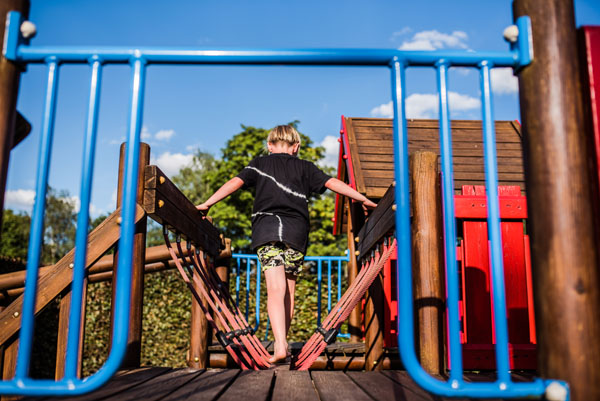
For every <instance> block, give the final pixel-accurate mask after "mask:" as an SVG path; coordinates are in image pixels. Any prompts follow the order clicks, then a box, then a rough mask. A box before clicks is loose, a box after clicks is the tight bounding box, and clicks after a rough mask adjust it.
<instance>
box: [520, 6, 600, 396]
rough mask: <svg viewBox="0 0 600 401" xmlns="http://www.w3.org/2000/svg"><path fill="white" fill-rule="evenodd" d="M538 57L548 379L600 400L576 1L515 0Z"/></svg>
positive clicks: (529, 73) (537, 254) (538, 231)
mask: <svg viewBox="0 0 600 401" xmlns="http://www.w3.org/2000/svg"><path fill="white" fill-rule="evenodd" d="M513 9H514V16H515V18H517V17H520V16H523V15H528V16H529V17H530V18H531V26H532V35H533V53H534V59H533V62H532V63H531V65H529V66H527V67H525V68H523V69H522V70H521V71H520V72H519V97H520V106H521V116H522V118H523V138H524V143H525V146H524V150H525V172H526V182H527V204H528V211H529V218H530V220H529V224H528V229H531V231H530V233H531V234H530V235H531V259H532V274H533V285H534V288H533V294H534V300H535V317H536V329H537V336H538V351H537V355H538V371H539V373H540V376H541V377H548V378H553V379H562V380H565V381H567V382H568V383H569V386H570V388H571V391H572V392H571V400H573V401H578V400H598V399H600V386H599V385H598V383H600V343H599V342H598V338H600V319H598V310H600V287H599V286H598V283H599V282H600V277H599V273H600V270H599V269H598V256H599V255H598V237H597V233H596V232H595V228H596V227H598V219H597V217H598V216H597V213H598V204H597V203H595V199H597V197H596V193H597V188H596V183H597V178H596V176H595V175H594V174H595V173H594V172H593V170H594V168H595V161H594V156H593V154H592V152H593V150H594V146H592V144H593V133H592V129H591V124H589V123H588V121H587V119H586V117H587V115H586V113H585V112H584V106H583V88H582V82H583V81H582V77H581V71H582V68H581V66H580V60H581V58H580V57H579V54H578V46H577V34H576V30H575V16H574V9H573V1H572V0H515V1H514V3H513Z"/></svg>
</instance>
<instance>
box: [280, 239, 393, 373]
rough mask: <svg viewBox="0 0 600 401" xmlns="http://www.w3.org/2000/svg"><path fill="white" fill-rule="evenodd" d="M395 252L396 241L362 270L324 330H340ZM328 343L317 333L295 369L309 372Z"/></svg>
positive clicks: (328, 317)
mask: <svg viewBox="0 0 600 401" xmlns="http://www.w3.org/2000/svg"><path fill="white" fill-rule="evenodd" d="M393 252H396V240H394V242H393V243H392V244H391V245H390V247H389V248H388V249H387V250H386V251H385V252H383V254H382V255H379V252H377V253H376V254H375V256H374V257H373V258H372V259H371V260H370V261H369V263H368V265H367V266H366V267H365V266H363V268H362V269H361V271H360V273H359V274H358V276H357V277H356V279H355V280H354V281H353V282H352V285H350V287H349V288H348V289H347V290H346V292H345V293H344V295H343V296H342V298H341V299H340V301H338V303H337V304H336V305H335V307H334V308H333V309H332V311H331V312H330V314H329V315H328V316H327V318H325V320H324V321H323V324H322V327H323V329H324V330H327V331H328V330H331V329H335V330H339V328H340V326H341V325H342V323H343V322H344V321H345V320H346V319H347V318H348V316H350V313H351V312H352V310H353V309H354V307H355V306H356V305H357V304H358V302H360V300H361V299H362V297H363V295H364V293H365V292H366V291H367V289H368V288H369V287H370V286H371V284H372V283H373V281H375V278H376V277H377V276H378V275H379V273H380V272H381V269H382V268H383V265H384V264H385V263H386V262H387V260H388V259H389V258H390V256H391V255H392V253H393ZM327 345H328V344H327V342H326V341H325V340H324V336H323V335H322V334H321V333H318V332H316V333H315V334H313V336H312V337H311V338H310V339H309V341H308V342H307V343H306V344H305V345H304V347H302V350H301V352H300V354H299V355H298V357H297V358H295V359H294V361H293V362H292V363H293V367H294V368H295V369H297V370H308V369H309V368H310V367H311V366H312V364H313V363H314V361H315V360H316V359H317V358H318V357H319V355H321V353H322V352H323V351H324V350H325V348H327Z"/></svg>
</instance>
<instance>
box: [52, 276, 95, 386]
mask: <svg viewBox="0 0 600 401" xmlns="http://www.w3.org/2000/svg"><path fill="white" fill-rule="evenodd" d="M87 284H88V279H87V278H86V279H85V280H84V282H83V298H82V299H83V302H82V303H81V325H80V327H79V350H78V356H77V365H78V369H77V377H79V378H81V373H82V372H81V370H82V368H83V360H82V357H83V343H84V334H85V307H86V299H87ZM70 311H71V289H70V287H69V290H68V291H67V292H65V293H64V294H63V296H62V297H61V299H60V309H59V312H58V339H57V342H56V369H55V372H54V378H55V379H56V380H60V379H62V378H63V376H64V374H65V357H66V356H67V338H68V333H69V313H70Z"/></svg>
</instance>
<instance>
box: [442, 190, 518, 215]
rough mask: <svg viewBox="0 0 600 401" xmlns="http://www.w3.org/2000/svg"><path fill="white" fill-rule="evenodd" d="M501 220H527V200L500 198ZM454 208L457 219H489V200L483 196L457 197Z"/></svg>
mask: <svg viewBox="0 0 600 401" xmlns="http://www.w3.org/2000/svg"><path fill="white" fill-rule="evenodd" d="M499 198H500V199H499V205H500V218H502V219H526V218H527V198H525V197H524V196H520V195H519V196H500V197H499ZM454 208H455V213H456V218H457V219H463V218H469V219H485V218H487V200H486V199H485V197H482V196H471V195H466V196H465V195H456V196H454Z"/></svg>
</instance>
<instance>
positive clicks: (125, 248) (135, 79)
mask: <svg viewBox="0 0 600 401" xmlns="http://www.w3.org/2000/svg"><path fill="white" fill-rule="evenodd" d="M145 64H146V63H145V62H144V60H143V59H139V58H138V59H133V60H132V61H131V66H132V91H131V105H130V115H129V132H128V136H127V142H126V144H125V155H126V158H125V163H124V167H125V168H124V174H123V175H124V179H123V191H122V193H123V200H122V202H121V205H122V206H121V207H122V210H121V213H122V217H123V218H122V221H123V224H122V226H121V238H120V240H119V250H120V252H119V260H118V262H117V263H118V266H119V269H118V271H117V288H116V291H117V298H116V305H115V325H114V327H113V336H112V349H111V352H110V354H109V357H108V360H107V361H106V363H105V365H104V366H103V367H102V368H103V369H107V370H109V371H112V372H116V371H117V369H118V368H119V366H120V365H121V361H122V360H123V357H124V356H125V351H126V349H127V337H128V334H129V333H128V332H129V306H130V303H131V264H132V259H133V237H134V235H135V224H134V221H135V209H136V194H137V177H138V165H139V153H140V132H141V128H142V114H143V109H144V107H143V102H144V86H145V78H146V67H145Z"/></svg>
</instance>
